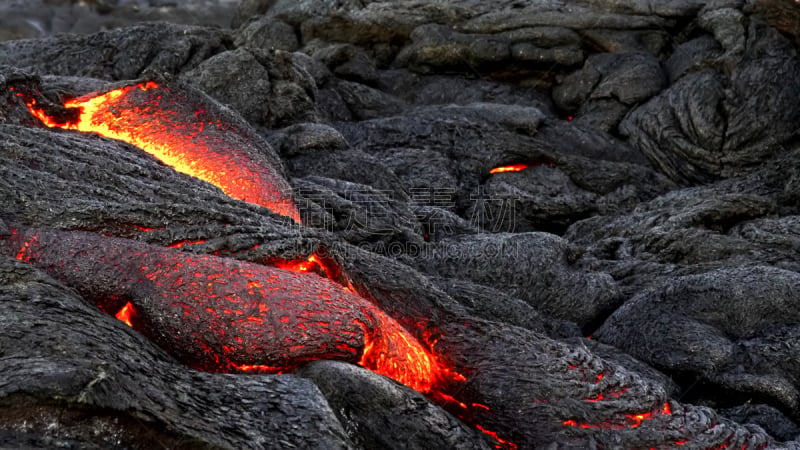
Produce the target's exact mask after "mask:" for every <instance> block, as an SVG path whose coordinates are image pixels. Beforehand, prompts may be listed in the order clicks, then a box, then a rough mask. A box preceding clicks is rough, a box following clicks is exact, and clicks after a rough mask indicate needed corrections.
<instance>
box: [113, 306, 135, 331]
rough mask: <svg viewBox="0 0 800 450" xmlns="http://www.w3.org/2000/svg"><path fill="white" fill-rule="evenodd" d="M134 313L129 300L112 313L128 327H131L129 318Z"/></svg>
mask: <svg viewBox="0 0 800 450" xmlns="http://www.w3.org/2000/svg"><path fill="white" fill-rule="evenodd" d="M134 314H135V311H134V310H133V305H132V304H131V302H128V303H125V306H123V307H122V309H120V310H119V312H118V313H117V314H115V315H114V317H116V318H117V319H118V320H121V321H122V322H125V324H126V325H128V326H129V327H133V323H132V322H131V319H132V317H133V315H134Z"/></svg>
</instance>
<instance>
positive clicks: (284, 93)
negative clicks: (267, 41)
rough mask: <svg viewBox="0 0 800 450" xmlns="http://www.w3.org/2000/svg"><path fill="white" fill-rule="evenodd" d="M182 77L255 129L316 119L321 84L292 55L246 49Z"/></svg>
mask: <svg viewBox="0 0 800 450" xmlns="http://www.w3.org/2000/svg"><path fill="white" fill-rule="evenodd" d="M181 78H182V79H183V80H185V81H186V82H188V83H189V84H191V85H193V86H195V87H197V88H199V89H200V90H202V91H204V92H205V93H207V94H208V95H210V96H211V97H213V98H214V99H216V100H217V101H219V102H221V103H223V104H227V105H228V106H230V107H231V108H232V109H234V110H236V111H237V112H238V113H239V114H241V115H242V116H243V117H244V118H245V119H247V120H248V121H250V123H252V124H254V125H264V126H269V127H273V126H281V125H288V124H291V123H295V122H303V121H308V120H314V119H316V110H315V108H314V98H315V97H316V94H317V89H316V85H315V84H314V80H313V79H311V76H310V75H309V74H308V73H307V72H306V71H305V70H303V69H302V68H301V67H299V66H297V65H296V64H295V62H294V61H293V55H292V54H291V53H286V52H283V51H278V50H273V51H266V50H258V49H243V48H240V49H237V50H232V51H228V52H224V53H220V54H218V55H215V56H213V57H211V58H209V59H206V60H205V61H203V62H202V63H200V65H198V66H197V67H195V68H194V69H192V70H190V71H187V72H184V73H183V74H182V75H181Z"/></svg>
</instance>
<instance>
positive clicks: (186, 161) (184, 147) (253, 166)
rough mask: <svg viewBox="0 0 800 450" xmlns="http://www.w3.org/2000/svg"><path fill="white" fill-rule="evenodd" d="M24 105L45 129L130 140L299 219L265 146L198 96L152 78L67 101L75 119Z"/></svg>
mask: <svg viewBox="0 0 800 450" xmlns="http://www.w3.org/2000/svg"><path fill="white" fill-rule="evenodd" d="M20 95H21V94H20ZM27 104H28V109H29V110H30V111H31V113H32V114H33V115H34V116H36V117H37V118H39V120H41V121H42V122H43V123H44V124H45V125H47V126H48V127H51V128H52V127H58V128H65V129H69V130H77V131H82V132H86V133H97V134H99V135H101V136H105V137H108V138H111V139H117V140H120V141H125V142H128V143H130V144H133V145H135V146H137V147H139V148H141V149H142V150H144V151H146V152H147V153H150V154H151V155H153V156H155V157H156V158H158V159H160V160H161V161H162V162H164V163H165V164H167V165H169V166H171V167H173V168H174V169H175V170H177V171H178V172H181V173H185V174H187V175H191V176H193V177H196V178H199V179H201V180H204V181H206V182H208V183H211V184H213V185H215V186H217V187H219V188H220V189H222V191H223V192H225V194H227V195H228V196H230V197H232V198H235V199H238V200H243V201H246V202H249V203H254V204H257V205H261V206H264V207H266V208H269V209H270V210H272V211H274V212H276V213H278V214H282V215H284V216H288V217H291V218H292V219H294V220H295V221H296V222H298V223H299V222H300V215H299V213H298V211H297V207H296V206H295V204H294V200H293V198H292V190H291V187H290V186H289V183H288V182H286V180H285V179H283V177H282V176H281V175H280V174H279V172H278V170H277V169H276V168H275V167H274V165H273V164H271V163H270V162H269V161H268V160H267V159H265V158H264V157H263V156H262V155H261V153H260V152H261V151H263V150H262V149H258V148H255V146H254V145H253V144H252V143H250V142H249V141H248V139H247V138H245V137H243V136H242V135H240V134H238V133H236V132H234V131H233V130H231V129H230V127H229V126H228V125H226V124H225V123H223V122H222V121H220V120H219V118H218V117H215V116H214V115H212V114H211V113H210V112H209V109H210V108H209V107H208V106H207V105H205V104H204V103H203V102H202V101H201V100H198V99H196V98H191V99H190V98H189V97H188V96H186V95H183V94H182V93H181V92H179V91H177V90H175V89H169V88H168V87H165V86H160V85H158V84H157V83H154V82H152V81H151V82H147V83H139V84H136V85H133V86H125V87H122V88H119V89H114V90H111V91H108V92H105V93H93V94H89V95H86V96H83V97H80V98H77V99H73V100H69V101H67V102H65V103H64V106H65V107H66V108H75V109H77V110H78V111H79V114H78V116H77V119H76V120H74V121H66V122H61V121H59V120H56V119H55V118H53V117H51V116H50V115H48V114H47V113H46V112H45V111H44V110H42V109H41V108H39V107H38V106H37V104H36V101H35V100H34V99H29V100H28V101H27Z"/></svg>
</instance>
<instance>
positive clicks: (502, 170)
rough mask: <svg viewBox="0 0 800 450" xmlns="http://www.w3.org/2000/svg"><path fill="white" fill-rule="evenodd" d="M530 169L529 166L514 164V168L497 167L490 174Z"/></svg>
mask: <svg viewBox="0 0 800 450" xmlns="http://www.w3.org/2000/svg"><path fill="white" fill-rule="evenodd" d="M527 168H528V165H527V164H514V165H513V166H502V167H495V168H494V169H492V170H490V171H489V173H491V174H494V173H503V172H519V171H522V170H525V169H527Z"/></svg>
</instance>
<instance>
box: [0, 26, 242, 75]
mask: <svg viewBox="0 0 800 450" xmlns="http://www.w3.org/2000/svg"><path fill="white" fill-rule="evenodd" d="M229 45H230V38H229V37H228V36H227V35H226V34H225V33H224V32H222V31H221V30H215V29H210V28H202V27H192V26H183V25H164V24H148V25H140V26H136V27H131V28H126V29H122V30H119V29H118V30H111V31H103V32H100V33H97V34H94V35H89V36H81V35H66V36H60V37H48V38H41V39H29V40H20V41H9V42H3V43H0V64H5V65H11V66H16V67H19V68H23V69H28V70H30V71H33V72H35V73H36V74H37V75H64V76H84V77H93V78H102V79H106V80H130V79H134V78H137V77H139V76H140V75H141V74H142V73H143V72H144V71H145V70H148V69H149V70H152V71H155V72H166V73H171V74H177V73H180V72H183V71H186V70H189V69H192V68H194V67H196V66H197V65H198V64H200V63H201V62H202V61H204V60H205V59H207V58H208V57H210V56H212V55H214V54H216V53H219V52H222V51H224V50H226V49H227V47H228V46H229Z"/></svg>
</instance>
